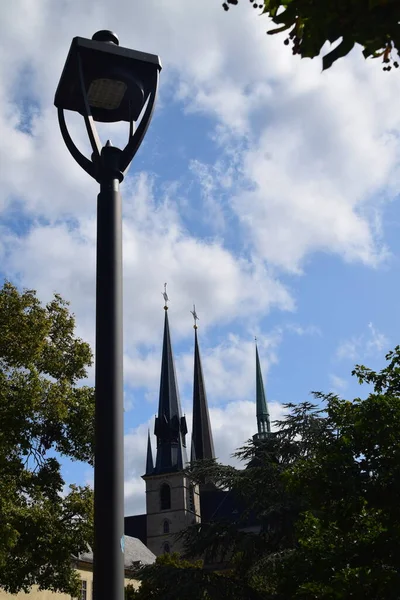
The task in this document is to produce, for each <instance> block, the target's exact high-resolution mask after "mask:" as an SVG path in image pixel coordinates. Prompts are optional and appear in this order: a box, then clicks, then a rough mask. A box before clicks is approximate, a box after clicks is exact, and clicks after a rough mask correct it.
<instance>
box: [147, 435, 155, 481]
mask: <svg viewBox="0 0 400 600" xmlns="http://www.w3.org/2000/svg"><path fill="white" fill-rule="evenodd" d="M153 471H154V463H153V451H152V449H151V442H150V429H149V432H148V436H147V457H146V475H152V474H153Z"/></svg>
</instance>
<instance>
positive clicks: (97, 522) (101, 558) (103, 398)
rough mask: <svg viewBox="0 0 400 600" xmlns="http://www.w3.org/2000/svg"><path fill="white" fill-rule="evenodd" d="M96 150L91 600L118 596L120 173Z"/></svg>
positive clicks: (112, 153) (110, 150)
mask: <svg viewBox="0 0 400 600" xmlns="http://www.w3.org/2000/svg"><path fill="white" fill-rule="evenodd" d="M118 152H120V151H119V150H118V149H117V148H114V147H112V146H111V144H110V143H109V142H107V145H106V146H105V147H104V148H103V149H102V153H101V158H102V167H101V173H100V175H99V181H100V193H99V195H98V197H97V282H96V356H95V361H96V362H95V378H96V379H95V390H96V409H95V415H96V416H95V463H94V553H93V554H94V558H93V585H94V598H95V599H96V600H124V537H123V535H124V477H123V475H124V464H123V460H124V456H123V417H124V410H123V369H122V361H123V343H122V210H121V196H120V193H119V184H120V181H122V174H121V173H119V172H118V169H115V168H114V167H113V164H116V161H115V160H114V159H115V157H116V153H118Z"/></svg>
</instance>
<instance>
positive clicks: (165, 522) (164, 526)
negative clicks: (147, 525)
mask: <svg viewBox="0 0 400 600" xmlns="http://www.w3.org/2000/svg"><path fill="white" fill-rule="evenodd" d="M163 531H164V533H169V522H168V521H164V524H163Z"/></svg>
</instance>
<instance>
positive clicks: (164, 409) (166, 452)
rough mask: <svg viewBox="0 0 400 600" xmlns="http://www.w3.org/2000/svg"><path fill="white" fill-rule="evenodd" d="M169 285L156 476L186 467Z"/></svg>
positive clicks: (165, 299)
mask: <svg viewBox="0 0 400 600" xmlns="http://www.w3.org/2000/svg"><path fill="white" fill-rule="evenodd" d="M166 285H167V284H164V292H163V297H164V301H165V305H164V311H165V318H164V340H163V350H162V361H161V380H160V397H159V403H158V415H157V417H156V422H155V427H154V433H155V435H156V436H157V456H156V465H155V469H154V473H155V474H158V473H169V472H172V471H179V470H181V469H183V468H184V467H185V466H186V463H187V457H186V441H185V436H186V434H187V426H186V419H185V417H182V411H181V403H180V399H179V390H178V382H177V378H176V371H175V363H174V356H173V353H172V344H171V334H170V331H169V322H168V305H167V302H168V301H169V298H168V295H167V291H166Z"/></svg>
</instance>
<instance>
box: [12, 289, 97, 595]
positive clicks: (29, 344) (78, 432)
mask: <svg viewBox="0 0 400 600" xmlns="http://www.w3.org/2000/svg"><path fill="white" fill-rule="evenodd" d="M74 330H75V320H74V316H73V315H71V314H70V313H69V310H68V303H67V302H65V301H64V300H63V299H62V298H61V297H60V296H59V295H58V294H56V295H55V296H54V298H53V299H52V300H51V302H49V303H48V304H47V305H46V306H42V304H41V302H40V301H39V299H38V298H37V296H36V292H35V291H33V290H25V291H23V292H19V291H18V289H17V288H16V287H15V286H14V285H12V284H11V283H9V282H6V283H5V284H4V286H3V288H2V289H0V588H3V589H5V590H6V591H8V592H11V593H16V592H18V591H19V590H24V591H27V590H29V588H30V587H31V586H32V585H35V584H36V585H38V586H39V587H41V588H43V589H50V590H53V591H63V592H65V593H68V594H71V595H73V596H75V595H76V592H77V589H78V582H79V580H78V577H77V575H76V573H75V570H74V568H73V565H72V563H71V557H72V556H76V555H77V554H78V553H80V552H83V551H86V550H87V546H88V544H90V543H91V541H92V528H93V519H92V513H93V502H92V500H93V499H92V491H91V490H90V489H89V488H88V487H78V486H70V488H69V490H65V489H64V481H63V478H62V475H61V467H60V462H59V457H60V456H64V457H69V458H70V459H72V460H79V461H85V462H88V463H92V462H93V438H94V431H93V427H94V425H93V421H94V390H93V388H91V387H88V386H82V385H79V382H80V380H81V379H83V378H84V377H85V376H86V369H87V367H88V366H90V365H91V363H92V353H91V350H90V347H89V345H88V344H87V343H85V342H83V341H82V340H81V339H79V338H77V337H76V336H75V334H74Z"/></svg>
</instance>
